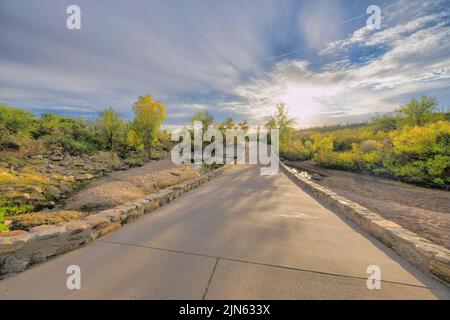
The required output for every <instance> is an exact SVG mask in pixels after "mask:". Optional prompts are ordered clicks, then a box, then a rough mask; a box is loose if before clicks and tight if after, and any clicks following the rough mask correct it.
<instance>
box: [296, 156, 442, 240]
mask: <svg viewBox="0 0 450 320" xmlns="http://www.w3.org/2000/svg"><path fill="white" fill-rule="evenodd" d="M296 164H297V165H299V166H301V167H305V168H307V169H310V170H315V171H319V172H320V173H324V174H325V175H326V177H323V179H322V180H321V181H316V182H317V183H319V184H321V185H323V186H325V187H327V188H328V189H331V190H333V191H334V192H336V193H338V194H340V195H342V196H344V197H346V198H348V199H350V200H352V201H354V202H356V203H359V204H360V205H362V206H364V207H366V208H368V209H370V210H373V211H374V212H377V213H378V214H380V215H381V216H383V217H384V218H386V219H389V220H391V221H394V222H396V223H398V224H399V225H401V226H402V227H404V228H407V229H409V230H411V231H413V232H415V233H416V234H417V235H419V236H421V237H423V238H426V239H428V240H430V241H433V242H434V243H436V244H439V245H442V246H444V247H447V248H450V192H449V191H444V190H437V189H428V188H423V187H418V186H414V185H410V184H406V183H402V182H398V181H393V180H389V179H384V178H380V177H374V176H370V175H365V174H360V173H353V172H346V171H340V170H330V169H324V168H321V167H318V166H317V165H315V164H314V163H313V162H311V161H302V162H297V163H296Z"/></svg>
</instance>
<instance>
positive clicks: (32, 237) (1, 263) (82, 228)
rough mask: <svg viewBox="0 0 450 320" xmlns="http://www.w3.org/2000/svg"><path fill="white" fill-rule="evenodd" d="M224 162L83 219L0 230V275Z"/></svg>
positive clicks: (98, 232)
mask: <svg viewBox="0 0 450 320" xmlns="http://www.w3.org/2000/svg"><path fill="white" fill-rule="evenodd" d="M224 170H225V166H223V167H220V168H218V169H216V170H214V171H211V172H209V173H206V174H204V175H201V176H200V177H196V178H193V179H190V180H187V181H184V182H182V183H179V184H176V185H174V186H172V187H169V188H166V189H163V190H160V191H159V192H157V193H153V194H150V195H148V196H146V197H144V198H141V199H137V200H133V201H130V202H127V203H124V204H121V205H119V206H117V207H115V208H112V209H108V210H103V211H100V212H98V213H96V214H92V215H90V216H87V217H85V218H84V219H82V220H75V221H69V222H63V223H59V224H56V225H41V226H37V227H33V228H31V230H30V231H29V232H28V231H22V230H16V231H9V232H2V233H0V279H1V278H3V277H5V276H7V275H10V274H14V273H17V272H20V271H23V270H25V269H26V268H27V267H29V266H31V265H33V264H36V263H40V262H42V261H44V260H46V259H47V258H49V257H53V256H57V255H59V254H62V253H65V252H68V251H71V250H74V249H76V248H78V247H80V246H82V245H85V244H87V243H89V242H92V241H94V240H95V239H97V238H99V237H101V236H104V235H106V234H108V233H110V232H112V231H114V230H117V229H118V228H120V227H121V226H122V225H124V224H127V223H130V222H133V221H134V220H136V219H138V218H140V217H142V216H143V215H144V214H148V213H150V212H152V211H154V210H156V209H157V208H159V207H161V206H163V205H165V204H167V203H169V202H171V201H173V200H174V199H176V198H178V197H180V196H181V195H182V194H184V193H186V192H188V191H191V190H193V189H196V188H197V187H198V186H200V185H202V184H204V183H206V182H208V181H210V180H212V179H213V178H215V177H217V176H218V175H220V174H222V173H223V171H224Z"/></svg>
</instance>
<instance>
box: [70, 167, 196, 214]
mask: <svg viewBox="0 0 450 320" xmlns="http://www.w3.org/2000/svg"><path fill="white" fill-rule="evenodd" d="M197 176H199V173H198V172H196V171H195V170H194V169H193V168H192V166H191V165H182V166H178V167H176V166H175V165H174V164H173V163H172V161H171V160H170V159H165V160H160V161H151V162H149V163H147V164H145V165H144V166H142V167H139V168H133V169H130V170H126V171H121V172H115V173H112V174H110V175H108V176H106V177H103V178H100V179H98V180H96V181H93V182H92V183H90V184H89V185H88V186H87V187H86V188H84V189H82V190H81V191H79V192H77V193H75V194H73V195H72V196H70V197H69V198H68V199H67V201H65V203H64V205H63V207H64V209H66V210H82V211H93V210H101V209H105V208H110V207H113V206H116V205H119V204H122V203H124V202H127V201H131V200H134V199H138V198H141V197H143V196H145V195H147V194H149V193H153V192H156V191H157V190H159V189H163V188H166V187H168V186H171V185H174V184H177V183H180V182H182V181H184V180H187V179H191V178H194V177H197Z"/></svg>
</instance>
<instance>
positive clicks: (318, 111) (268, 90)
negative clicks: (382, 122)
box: [234, 13, 450, 126]
mask: <svg viewBox="0 0 450 320" xmlns="http://www.w3.org/2000/svg"><path fill="white" fill-rule="evenodd" d="M431 17H432V18H431ZM446 17H448V15H446V14H445V13H438V14H435V15H432V16H430V15H427V16H424V17H419V18H417V19H415V20H413V21H410V22H407V23H406V24H404V25H397V26H395V27H392V28H387V29H385V30H384V31H381V32H379V33H378V34H372V35H368V34H364V35H362V34H363V32H362V31H361V30H363V29H360V30H358V31H356V35H355V33H353V34H352V35H351V37H350V38H348V39H344V40H342V41H339V42H338V45H336V43H334V44H332V45H331V46H329V47H328V50H329V52H328V53H327V54H331V51H337V50H340V49H342V47H343V44H344V43H345V45H346V46H351V44H352V43H353V44H356V43H359V42H361V44H362V45H364V46H373V45H375V44H377V45H383V46H389V49H388V50H387V51H386V52H384V53H383V54H379V55H375V56H373V57H372V58H371V59H368V60H367V61H366V62H365V63H351V62H350V60H349V59H348V58H345V59H342V60H339V61H334V62H332V63H330V64H327V65H325V66H323V67H322V68H321V69H320V70H313V69H312V68H311V67H310V66H311V64H310V62H309V61H306V60H284V61H282V62H280V63H278V64H276V65H275V67H274V69H273V71H272V72H270V73H268V74H267V75H266V77H265V78H262V79H253V80H252V81H251V82H250V83H248V84H244V85H242V86H240V87H238V88H236V89H235V91H234V92H235V93H236V94H237V95H239V96H241V97H242V100H243V101H246V102H247V103H248V105H249V106H251V109H252V113H253V118H257V117H260V116H262V115H265V114H267V113H268V112H270V110H271V108H272V107H273V105H274V104H276V103H277V102H280V101H284V102H286V103H287V105H288V107H289V108H290V113H291V114H292V115H293V116H295V117H296V118H297V119H298V123H299V124H300V125H301V126H308V125H311V124H321V123H333V122H343V121H345V120H349V119H350V120H352V119H357V120H364V119H367V118H368V117H370V116H371V115H373V114H374V113H379V112H388V111H392V110H393V109H395V108H396V107H398V105H399V103H400V102H401V103H404V102H406V100H407V99H409V98H411V96H415V95H421V94H426V93H427V92H429V91H434V92H436V90H442V91H445V90H447V91H448V88H450V68H449V66H450V56H449V54H448V53H449V52H450V26H449V25H448V23H447V24H446V23H444V22H443V20H442V19H443V18H446ZM431 21H434V24H433V25H429V24H428V23H429V22H431ZM356 39H358V40H356ZM363 39H365V41H363ZM322 54H325V53H323V52H322ZM242 107H243V106H241V108H242Z"/></svg>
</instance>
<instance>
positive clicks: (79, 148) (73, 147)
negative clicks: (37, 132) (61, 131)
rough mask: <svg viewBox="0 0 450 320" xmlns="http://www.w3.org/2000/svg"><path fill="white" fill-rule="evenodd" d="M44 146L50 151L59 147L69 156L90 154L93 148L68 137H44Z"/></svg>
mask: <svg viewBox="0 0 450 320" xmlns="http://www.w3.org/2000/svg"><path fill="white" fill-rule="evenodd" d="M43 140H44V144H45V146H46V147H47V148H49V149H51V148H54V147H59V148H61V149H63V150H64V151H66V152H68V153H69V154H71V155H82V154H90V153H92V152H93V151H94V150H95V148H94V147H93V146H92V145H89V144H87V143H86V142H84V141H76V140H74V139H73V138H72V137H70V136H45V137H43Z"/></svg>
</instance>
